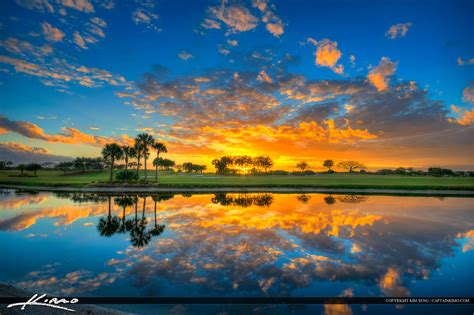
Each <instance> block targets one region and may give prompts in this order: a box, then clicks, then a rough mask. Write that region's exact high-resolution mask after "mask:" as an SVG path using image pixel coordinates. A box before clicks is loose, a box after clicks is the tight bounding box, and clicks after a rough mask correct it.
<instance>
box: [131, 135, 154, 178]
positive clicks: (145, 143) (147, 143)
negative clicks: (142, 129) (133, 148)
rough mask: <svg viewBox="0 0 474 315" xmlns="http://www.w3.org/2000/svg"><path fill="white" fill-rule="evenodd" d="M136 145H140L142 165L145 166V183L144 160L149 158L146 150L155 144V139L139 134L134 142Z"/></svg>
mask: <svg viewBox="0 0 474 315" xmlns="http://www.w3.org/2000/svg"><path fill="white" fill-rule="evenodd" d="M135 141H137V142H138V143H140V144H141V149H142V154H143V159H144V165H145V182H146V181H147V174H146V160H147V159H148V156H149V151H148V149H149V148H150V147H151V146H152V145H153V144H154V143H155V139H153V137H152V136H151V135H149V134H147V133H141V134H139V135H138V136H137V138H136V140H135Z"/></svg>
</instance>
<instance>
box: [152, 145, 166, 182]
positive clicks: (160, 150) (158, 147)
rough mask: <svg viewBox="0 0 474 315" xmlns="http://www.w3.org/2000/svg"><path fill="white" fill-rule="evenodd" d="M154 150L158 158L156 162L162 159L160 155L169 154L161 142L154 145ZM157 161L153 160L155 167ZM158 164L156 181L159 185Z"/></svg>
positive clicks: (156, 166)
mask: <svg viewBox="0 0 474 315" xmlns="http://www.w3.org/2000/svg"><path fill="white" fill-rule="evenodd" d="M153 149H155V150H156V158H155V160H158V159H159V158H160V153H166V152H168V149H167V148H166V146H165V145H164V143H161V142H156V143H154V144H153ZM155 160H153V165H155ZM158 166H159V165H158V164H156V165H155V181H156V182H157V183H158Z"/></svg>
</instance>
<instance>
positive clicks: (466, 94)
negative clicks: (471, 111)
mask: <svg viewBox="0 0 474 315" xmlns="http://www.w3.org/2000/svg"><path fill="white" fill-rule="evenodd" d="M462 99H463V101H464V102H467V103H471V104H473V105H474V81H471V82H470V83H469V85H468V86H467V87H465V88H464V90H463V92H462Z"/></svg>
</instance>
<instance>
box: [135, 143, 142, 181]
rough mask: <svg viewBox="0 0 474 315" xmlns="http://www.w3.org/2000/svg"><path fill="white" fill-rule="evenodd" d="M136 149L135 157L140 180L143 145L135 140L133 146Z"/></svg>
mask: <svg viewBox="0 0 474 315" xmlns="http://www.w3.org/2000/svg"><path fill="white" fill-rule="evenodd" d="M133 148H134V149H135V156H136V158H137V178H138V179H140V175H139V170H140V158H141V156H142V144H141V143H140V141H139V140H138V138H135V145H134V146H133Z"/></svg>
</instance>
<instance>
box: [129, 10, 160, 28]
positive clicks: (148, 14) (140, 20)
mask: <svg viewBox="0 0 474 315" xmlns="http://www.w3.org/2000/svg"><path fill="white" fill-rule="evenodd" d="M152 9H153V7H151V8H145V7H143V8H138V9H136V10H135V11H134V12H133V13H132V20H133V22H135V24H137V25H139V24H144V25H145V26H146V27H147V28H148V29H151V30H153V31H155V32H161V28H159V27H158V26H156V25H155V24H154V23H155V21H157V20H159V18H160V16H159V15H158V14H156V13H154V12H153V11H152Z"/></svg>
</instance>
